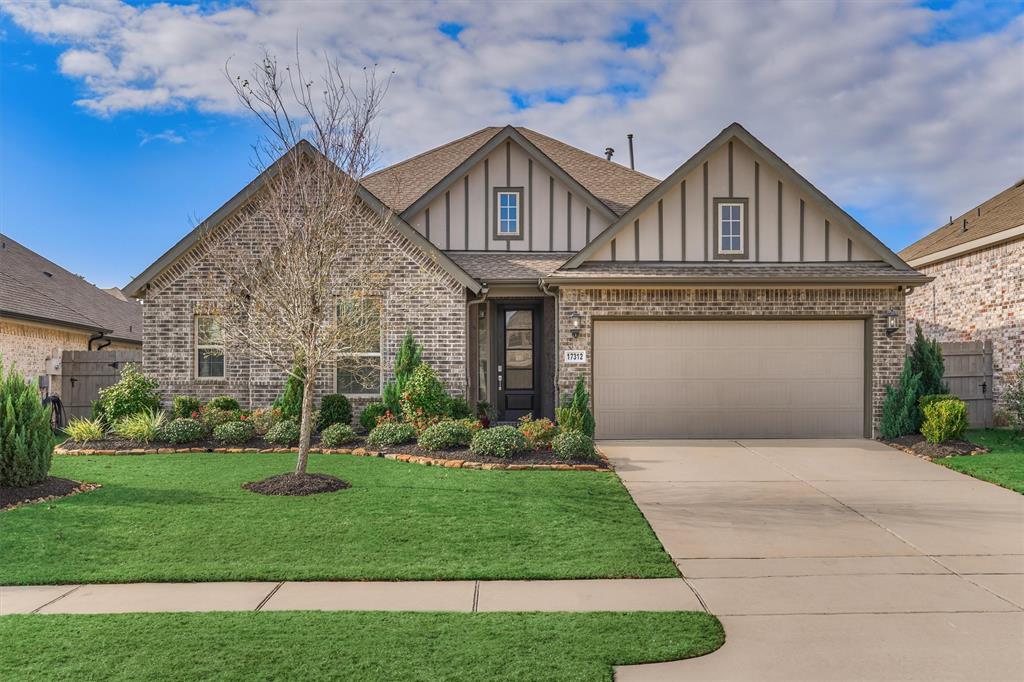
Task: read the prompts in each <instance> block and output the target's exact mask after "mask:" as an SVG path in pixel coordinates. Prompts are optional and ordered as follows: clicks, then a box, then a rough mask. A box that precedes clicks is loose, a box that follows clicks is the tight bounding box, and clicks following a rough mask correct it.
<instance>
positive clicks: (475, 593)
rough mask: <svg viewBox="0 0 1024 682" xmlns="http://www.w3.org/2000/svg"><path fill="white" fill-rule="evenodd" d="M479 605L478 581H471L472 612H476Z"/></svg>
mask: <svg viewBox="0 0 1024 682" xmlns="http://www.w3.org/2000/svg"><path fill="white" fill-rule="evenodd" d="M479 606H480V581H479V580H477V581H474V582H473V610H472V613H476V612H477V610H478V608H479Z"/></svg>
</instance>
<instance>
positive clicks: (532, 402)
mask: <svg viewBox="0 0 1024 682" xmlns="http://www.w3.org/2000/svg"><path fill="white" fill-rule="evenodd" d="M497 312H498V314H497V320H496V322H497V327H498V328H497V334H496V336H497V346H498V347H497V363H496V365H497V370H498V401H497V410H498V419H500V420H501V421H514V420H516V419H519V418H520V417H522V416H523V415H525V414H531V413H532V414H534V415H538V414H539V413H540V400H539V398H540V392H539V387H540V386H539V384H540V362H539V355H538V353H539V351H540V345H541V344H540V327H541V308H540V305H539V304H531V303H502V304H499V305H498V310H497Z"/></svg>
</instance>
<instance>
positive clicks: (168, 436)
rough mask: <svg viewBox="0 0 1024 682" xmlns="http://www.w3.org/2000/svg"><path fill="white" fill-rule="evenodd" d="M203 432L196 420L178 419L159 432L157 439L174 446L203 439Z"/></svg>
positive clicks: (188, 418)
mask: <svg viewBox="0 0 1024 682" xmlns="http://www.w3.org/2000/svg"><path fill="white" fill-rule="evenodd" d="M205 431H206V429H204V428H203V424H202V422H200V421H199V420H198V419H192V418H191V417H178V418H177V419H173V420H171V422H170V423H168V424H167V425H166V426H164V428H162V429H161V430H160V434H159V439H160V440H163V441H167V442H168V443H174V444H175V445H181V444H183V443H194V442H195V441H197V440H199V439H201V438H202V437H203V434H204V433H205Z"/></svg>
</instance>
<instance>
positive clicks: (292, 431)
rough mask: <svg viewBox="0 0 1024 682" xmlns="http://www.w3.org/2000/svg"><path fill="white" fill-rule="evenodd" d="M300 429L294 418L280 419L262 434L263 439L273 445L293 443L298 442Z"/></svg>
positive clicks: (289, 444)
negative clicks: (265, 433)
mask: <svg viewBox="0 0 1024 682" xmlns="http://www.w3.org/2000/svg"><path fill="white" fill-rule="evenodd" d="M300 435H301V430H300V428H299V423H298V422H297V421H295V420H294V419H282V420H281V421H279V422H277V423H276V424H274V425H273V426H271V427H270V430H269V431H267V435H265V436H263V438H264V440H266V441H267V442H268V443H273V444H274V445H288V446H291V445H295V444H296V443H298V442H299V436H300Z"/></svg>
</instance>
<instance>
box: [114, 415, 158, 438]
mask: <svg viewBox="0 0 1024 682" xmlns="http://www.w3.org/2000/svg"><path fill="white" fill-rule="evenodd" d="M166 423H167V415H166V414H164V413H163V412H160V411H157V410H146V411H145V412H137V413H135V414H133V415H129V416H127V417H124V418H122V419H121V420H119V421H118V422H117V423H116V424H114V432H115V433H117V435H119V436H121V437H122V438H127V439H128V440H131V441H135V442H136V443H149V441H151V440H156V437H157V434H158V433H160V430H161V429H163V427H164V425H165V424H166Z"/></svg>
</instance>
